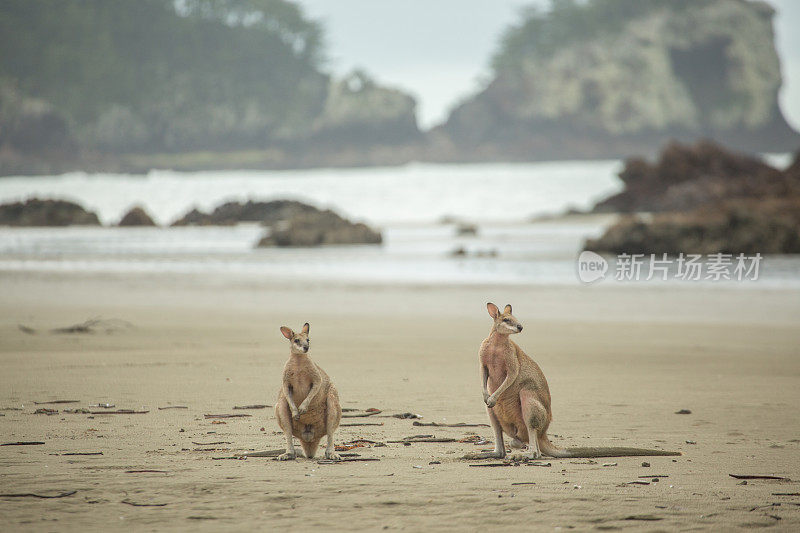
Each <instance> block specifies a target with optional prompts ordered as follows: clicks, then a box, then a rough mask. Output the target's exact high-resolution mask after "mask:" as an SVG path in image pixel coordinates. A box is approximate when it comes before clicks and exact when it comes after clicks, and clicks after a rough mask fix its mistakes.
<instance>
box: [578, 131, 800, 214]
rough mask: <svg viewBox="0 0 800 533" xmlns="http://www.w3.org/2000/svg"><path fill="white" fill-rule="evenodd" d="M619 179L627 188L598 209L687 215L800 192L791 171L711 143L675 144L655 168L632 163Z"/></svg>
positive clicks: (799, 182) (637, 160) (637, 161)
mask: <svg viewBox="0 0 800 533" xmlns="http://www.w3.org/2000/svg"><path fill="white" fill-rule="evenodd" d="M619 177H620V179H621V180H622V182H623V183H624V184H625V189H624V190H623V191H622V192H620V193H619V194H616V195H614V196H611V197H610V198H607V199H605V200H603V201H601V202H599V203H598V204H597V205H596V206H595V207H594V211H596V212H626V213H631V212H637V211H686V210H689V209H693V208H696V207H700V206H703V205H707V204H712V203H715V202H722V201H725V200H732V199H748V198H749V199H762V198H780V197H786V196H791V195H797V194H800V180H798V179H797V177H794V176H793V174H791V173H790V172H781V171H779V170H777V169H775V168H773V167H771V166H769V165H767V164H766V163H764V162H763V161H762V160H761V159H759V158H757V157H753V156H748V155H744V154H741V153H736V152H732V151H729V150H726V149H724V148H722V147H721V146H719V145H718V144H715V143H712V142H710V141H700V142H698V143H696V144H693V145H684V144H680V143H676V142H672V143H670V144H669V145H667V146H666V148H664V150H663V151H662V152H661V156H660V157H659V158H658V160H657V161H656V162H655V163H652V164H651V163H648V162H647V161H646V160H645V159H642V158H631V159H628V160H627V161H626V162H625V168H624V169H623V170H622V172H620V174H619Z"/></svg>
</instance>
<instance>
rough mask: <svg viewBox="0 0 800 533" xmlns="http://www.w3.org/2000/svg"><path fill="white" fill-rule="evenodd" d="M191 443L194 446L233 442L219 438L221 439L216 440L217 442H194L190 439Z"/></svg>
mask: <svg viewBox="0 0 800 533" xmlns="http://www.w3.org/2000/svg"><path fill="white" fill-rule="evenodd" d="M192 444H194V445H196V446H216V445H217V444H233V443H231V442H228V441H224V440H221V441H218V442H195V441H192Z"/></svg>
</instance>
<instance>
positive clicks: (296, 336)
mask: <svg viewBox="0 0 800 533" xmlns="http://www.w3.org/2000/svg"><path fill="white" fill-rule="evenodd" d="M310 329H311V328H310V326H309V325H308V322H306V323H305V324H303V329H302V330H301V331H300V333H295V332H294V331H292V330H291V329H290V328H287V327H286V326H281V333H283V336H284V337H286V338H287V339H289V344H290V355H289V360H288V361H286V365H285V366H284V367H283V378H282V379H283V382H282V383H281V389H280V391H279V392H278V403H277V404H276V405H275V416H277V417H278V425H279V426H280V427H281V429H282V430H283V432H284V433H285V434H286V453H284V454H283V455H280V456H278V459H279V460H281V461H288V460H292V459H295V458H296V457H297V452H295V449H294V441H293V440H292V436H295V437H297V438H298V439H300V445H301V446H302V447H303V452H304V453H305V455H306V457H308V458H309V459H311V458H313V457H314V454H315V453H316V452H317V447H318V446H319V441H320V440H322V437H324V436H325V435H327V436H328V446H327V447H326V448H325V458H326V459H331V460H333V461H338V460H339V459H340V457H339V456H338V455H337V454H336V450H335V448H334V446H333V432H334V431H336V428H338V427H339V421H340V420H341V419H342V408H341V407H340V406H339V394H338V393H337V392H336V387H334V386H333V383H331V380H330V378H329V377H328V374H326V373H325V371H324V370H322V369H321V368H320V367H319V366H318V365H317V364H315V363H314V362H313V361H312V360H311V358H310V357H309V356H308V348H309V344H310V341H309V339H308V332H309V330H310ZM298 404H299V406H298Z"/></svg>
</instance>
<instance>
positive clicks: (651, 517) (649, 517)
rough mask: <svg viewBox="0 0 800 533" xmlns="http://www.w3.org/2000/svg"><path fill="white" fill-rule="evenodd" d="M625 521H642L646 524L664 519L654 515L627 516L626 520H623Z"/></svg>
mask: <svg viewBox="0 0 800 533" xmlns="http://www.w3.org/2000/svg"><path fill="white" fill-rule="evenodd" d="M623 520H642V521H644V522H656V521H658V520H663V518H661V517H660V516H655V515H652V514H634V515H630V516H626V517H625V518H623Z"/></svg>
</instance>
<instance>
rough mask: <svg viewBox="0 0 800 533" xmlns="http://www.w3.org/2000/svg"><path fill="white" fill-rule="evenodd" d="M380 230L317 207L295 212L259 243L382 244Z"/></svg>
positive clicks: (300, 244)
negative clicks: (311, 210)
mask: <svg viewBox="0 0 800 533" xmlns="http://www.w3.org/2000/svg"><path fill="white" fill-rule="evenodd" d="M382 242H383V238H382V236H381V234H380V232H378V231H375V230H373V229H372V228H370V227H369V226H367V225H366V224H363V223H361V222H351V221H349V220H347V219H346V218H343V217H341V216H339V215H337V214H336V213H334V212H333V211H330V210H325V211H317V212H309V213H302V214H298V215H295V216H293V217H292V218H290V219H289V220H288V221H286V222H285V223H284V224H282V225H278V226H273V228H272V231H270V233H269V234H267V235H266V236H264V238H262V239H261V241H259V243H258V247H262V248H263V247H270V246H281V247H286V246H293V247H311V246H322V245H336V244H381V243H382Z"/></svg>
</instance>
